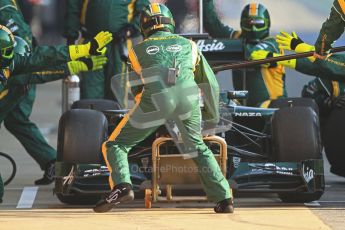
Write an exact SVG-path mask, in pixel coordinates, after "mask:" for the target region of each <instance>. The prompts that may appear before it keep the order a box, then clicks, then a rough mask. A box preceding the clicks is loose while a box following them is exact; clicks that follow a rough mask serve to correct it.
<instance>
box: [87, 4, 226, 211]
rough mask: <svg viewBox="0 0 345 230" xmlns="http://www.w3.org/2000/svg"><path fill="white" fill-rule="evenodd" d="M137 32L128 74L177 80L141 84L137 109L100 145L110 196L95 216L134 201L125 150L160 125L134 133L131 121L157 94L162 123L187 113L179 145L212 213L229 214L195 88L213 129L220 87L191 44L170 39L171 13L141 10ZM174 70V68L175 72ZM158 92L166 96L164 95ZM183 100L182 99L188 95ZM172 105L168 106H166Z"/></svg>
mask: <svg viewBox="0 0 345 230" xmlns="http://www.w3.org/2000/svg"><path fill="white" fill-rule="evenodd" d="M140 29H141V33H142V34H143V36H144V41H143V42H142V43H140V44H138V45H136V46H135V47H133V48H132V49H131V50H130V52H129V60H130V63H131V66H132V68H133V70H134V71H135V72H136V73H137V74H138V75H140V76H141V73H142V70H144V69H147V68H155V67H156V68H166V69H168V68H174V69H175V70H177V69H178V71H176V72H175V73H176V75H174V76H173V77H172V76H170V75H169V76H170V78H169V77H168V76H160V77H162V78H167V81H168V82H169V83H170V84H169V85H168V86H167V87H168V88H164V89H159V87H158V86H157V84H154V83H146V84H145V82H146V81H145V77H144V79H142V83H143V89H142V90H141V91H140V92H139V93H138V94H137V96H136V97H135V98H136V106H135V107H134V109H132V110H131V111H130V112H129V113H127V115H126V116H125V117H124V118H123V120H122V121H121V122H120V124H119V125H118V126H117V127H116V128H115V130H114V132H113V133H112V134H111V136H110V137H109V139H108V141H106V142H105V143H104V144H103V148H102V152H103V157H104V159H105V162H106V164H107V166H108V169H109V171H110V172H111V173H110V177H109V182H110V187H111V192H110V194H109V195H108V196H107V197H106V198H105V199H104V200H101V201H100V202H99V203H98V204H97V205H96V206H95V208H94V211H95V212H107V211H109V210H111V209H112V208H113V207H115V206H116V205H117V204H119V203H123V202H128V201H131V200H133V199H134V193H133V190H132V182H131V180H130V171H129V166H128V158H127V157H128V152H129V151H130V149H131V148H132V147H133V146H135V145H137V144H138V143H140V142H141V141H142V140H144V139H145V138H146V137H148V136H149V135H150V134H152V133H153V132H154V131H155V130H156V129H157V128H158V127H159V126H160V124H156V123H155V125H151V126H144V127H141V128H138V127H137V126H134V125H133V124H132V120H131V119H132V118H135V117H138V115H139V114H142V113H141V112H140V111H145V112H146V113H148V114H150V111H155V110H156V107H155V102H153V100H152V96H153V95H154V94H157V93H159V92H162V94H160V93H159V95H162V96H160V100H161V102H163V103H162V104H163V105H169V106H166V108H165V109H164V113H163V116H164V119H165V121H166V120H167V119H170V118H171V117H172V116H174V113H176V112H177V111H186V112H187V113H188V114H189V116H188V117H187V118H185V120H183V121H181V122H177V124H180V126H179V130H186V132H181V135H182V140H183V143H192V145H193V147H194V149H196V151H197V155H196V156H195V157H194V158H193V160H194V162H195V163H196V164H197V166H198V168H199V171H198V172H199V177H200V181H201V183H202V185H203V188H204V190H205V192H206V195H207V197H208V199H209V200H211V201H214V202H216V203H217V205H216V207H215V208H214V211H215V212H217V213H232V212H233V200H232V199H233V198H232V193H231V190H230V187H229V183H228V181H227V180H226V178H225V177H224V176H223V174H222V173H221V170H220V168H219V165H218V163H217V161H216V159H215V157H214V155H213V153H212V152H211V150H210V149H209V148H208V147H207V146H206V145H205V143H204V142H203V140H202V136H201V110H200V101H199V91H198V85H197V82H198V83H201V82H204V83H206V84H207V85H208V86H209V91H208V92H204V93H206V94H209V98H213V101H212V102H210V103H209V104H206V106H205V113H204V114H203V118H205V117H207V118H208V119H207V120H210V122H213V124H217V123H218V120H219V112H218V111H219V110H218V109H219V108H218V106H219V86H218V83H217V80H216V78H215V76H214V74H213V72H212V70H211V68H210V66H209V65H208V63H207V61H206V59H205V58H204V57H203V55H202V54H201V53H200V52H199V51H198V48H197V46H196V44H195V43H194V42H193V41H191V40H188V39H185V38H183V37H180V36H178V35H176V34H174V30H175V23H174V20H173V17H172V14H171V12H170V10H169V9H168V8H167V7H166V6H165V5H162V4H158V3H154V4H151V5H149V6H147V7H146V8H144V10H143V11H142V13H141V16H140ZM176 67H177V68H176ZM163 92H167V93H166V94H164V93H163ZM186 95H189V97H188V100H187V96H186ZM170 105H171V106H170ZM203 169H207V170H203Z"/></svg>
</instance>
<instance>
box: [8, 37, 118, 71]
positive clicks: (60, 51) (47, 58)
mask: <svg viewBox="0 0 345 230" xmlns="http://www.w3.org/2000/svg"><path fill="white" fill-rule="evenodd" d="M112 39H113V38H112V34H111V33H109V32H104V31H101V32H100V33H98V34H97V35H96V36H95V37H94V38H93V39H92V40H91V41H90V42H88V43H86V44H82V45H71V46H64V45H57V46H37V47H36V48H35V49H34V50H33V52H32V53H31V54H30V56H28V57H21V56H19V55H15V56H14V71H13V74H27V73H31V72H35V71H41V70H42V69H46V68H47V66H59V65H62V64H64V63H66V62H68V61H70V60H77V59H79V58H84V57H87V56H90V55H97V56H103V55H104V54H105V52H106V47H105V46H106V45H107V44H108V43H109V42H111V41H112Z"/></svg>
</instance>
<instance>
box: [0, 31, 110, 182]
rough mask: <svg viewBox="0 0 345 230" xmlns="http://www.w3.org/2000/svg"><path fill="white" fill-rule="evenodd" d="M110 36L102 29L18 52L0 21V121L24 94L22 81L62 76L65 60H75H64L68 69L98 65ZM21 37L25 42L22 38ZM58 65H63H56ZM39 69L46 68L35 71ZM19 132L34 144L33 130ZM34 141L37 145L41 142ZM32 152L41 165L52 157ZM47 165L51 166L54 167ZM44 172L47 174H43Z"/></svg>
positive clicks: (31, 81)
mask: <svg viewBox="0 0 345 230" xmlns="http://www.w3.org/2000/svg"><path fill="white" fill-rule="evenodd" d="M18 38H19V37H18ZM111 40H112V35H111V33H107V32H101V33H99V34H98V35H97V36H96V37H95V38H94V40H92V41H91V42H89V43H87V44H83V45H78V46H75V45H74V46H69V47H67V46H39V47H36V48H34V49H33V51H32V53H29V55H28V56H21V55H20V54H17V53H15V52H14V48H15V44H16V41H15V38H14V36H13V34H12V32H11V31H10V30H9V29H8V28H7V27H5V26H2V25H0V49H1V50H0V52H1V53H0V67H1V72H0V121H3V120H5V121H6V119H7V118H8V116H9V114H11V113H12V111H13V109H15V108H16V106H18V103H19V102H20V101H21V100H22V99H23V98H24V97H25V94H23V92H22V89H23V85H28V84H36V83H44V82H46V81H51V80H56V79H62V78H63V76H60V74H66V73H68V71H67V66H66V63H67V62H68V61H70V60H76V61H71V62H68V64H67V65H68V69H69V72H70V73H77V72H81V71H88V70H95V69H100V68H101V67H102V66H103V64H105V62H106V57H104V53H105V51H106V48H105V47H104V46H105V45H106V44H108V43H109V42H110V41H111ZM21 41H22V42H24V40H21ZM19 43H20V40H18V44H17V45H20V44H19ZM28 48H29V47H27V48H26V49H28ZM24 50H25V48H24ZM90 55H99V57H91V58H87V59H82V58H84V57H86V56H90ZM77 59H78V60H77ZM59 65H64V66H60V67H56V66H59ZM42 70H46V71H44V72H41V73H38V72H37V71H42ZM35 72H36V73H35ZM56 74H59V76H56ZM22 118H23V117H22ZM23 119H24V118H23ZM12 125H14V124H12ZM7 126H8V125H7ZM7 126H6V127H7ZM22 132H23V133H22V135H26V136H28V138H26V143H28V144H29V145H34V144H35V143H34V142H35V140H32V130H30V129H26V128H24V129H22ZM37 144H38V145H40V144H41V143H37ZM31 147H32V146H31ZM31 156H32V157H33V158H34V159H35V160H36V161H37V163H38V164H39V165H40V166H41V167H42V168H45V167H47V165H45V164H47V163H50V160H51V159H49V158H48V157H49V156H46V155H42V156H40V157H38V155H37V154H36V155H34V154H32V155H31ZM50 169H51V170H52V169H53V167H52V168H50ZM47 171H49V169H46V170H45V175H44V177H43V179H46V181H47V180H50V182H51V181H52V180H53V178H51V177H49V175H54V174H53V173H52V172H47ZM46 173H48V174H49V175H46ZM46 183H48V182H46Z"/></svg>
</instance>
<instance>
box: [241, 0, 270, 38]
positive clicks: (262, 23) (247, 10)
mask: <svg viewBox="0 0 345 230" xmlns="http://www.w3.org/2000/svg"><path fill="white" fill-rule="evenodd" d="M270 26H271V20H270V15H269V13H268V10H267V9H266V7H264V6H263V5H261V4H256V3H251V4H248V5H246V6H245V7H244V9H243V11H242V14H241V29H242V36H243V37H244V38H245V39H247V41H249V42H257V41H260V40H262V39H263V38H266V37H268V35H269V33H270Z"/></svg>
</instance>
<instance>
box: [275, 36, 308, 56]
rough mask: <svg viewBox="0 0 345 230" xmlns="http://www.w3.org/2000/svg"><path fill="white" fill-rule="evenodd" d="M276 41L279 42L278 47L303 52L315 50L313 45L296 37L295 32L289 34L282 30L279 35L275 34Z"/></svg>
mask: <svg viewBox="0 0 345 230" xmlns="http://www.w3.org/2000/svg"><path fill="white" fill-rule="evenodd" d="M276 41H277V43H278V44H279V48H280V49H284V50H292V51H295V52H296V53H303V52H309V51H314V50H315V47H314V46H312V45H309V44H307V43H305V42H303V40H302V39H301V38H300V37H298V36H297V34H296V33H295V32H292V33H291V34H289V33H286V32H284V31H282V32H280V35H277V36H276Z"/></svg>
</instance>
